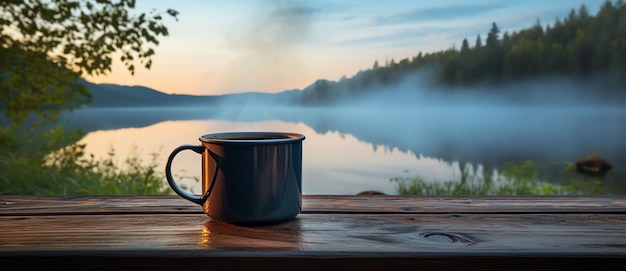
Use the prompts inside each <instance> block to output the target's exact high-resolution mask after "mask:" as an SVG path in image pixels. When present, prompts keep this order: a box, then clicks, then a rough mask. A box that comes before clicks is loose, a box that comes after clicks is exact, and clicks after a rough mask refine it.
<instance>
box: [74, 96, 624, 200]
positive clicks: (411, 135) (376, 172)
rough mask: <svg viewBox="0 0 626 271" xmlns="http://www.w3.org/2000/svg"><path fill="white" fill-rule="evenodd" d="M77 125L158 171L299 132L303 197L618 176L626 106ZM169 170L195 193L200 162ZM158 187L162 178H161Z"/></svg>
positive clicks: (112, 117)
mask: <svg viewBox="0 0 626 271" xmlns="http://www.w3.org/2000/svg"><path fill="white" fill-rule="evenodd" d="M65 121H66V123H67V125H69V126H70V127H83V129H84V130H85V131H86V132H87V135H86V136H85V137H84V138H83V139H82V140H81V142H83V143H86V144H87V151H88V152H89V153H93V154H95V155H96V157H103V156H105V155H106V153H107V152H108V151H109V150H110V148H111V147H112V148H114V149H115V151H116V154H117V157H118V158H119V160H120V161H119V162H122V161H123V159H124V157H125V156H127V155H128V154H129V152H130V150H131V149H133V147H136V150H137V151H138V153H139V155H140V157H142V158H143V160H144V161H149V160H150V157H151V154H152V153H157V154H158V155H159V156H158V157H159V158H158V159H159V160H158V161H159V163H160V165H159V167H160V168H162V167H163V165H164V164H165V161H166V159H167V157H168V155H169V153H170V152H171V150H173V149H174V148H175V147H177V146H179V145H182V144H199V141H198V137H199V136H201V135H203V134H208V133H218V132H231V131H282V132H295V133H301V134H304V135H305V136H306V139H305V140H304V142H303V193H304V194H355V193H358V192H360V191H363V190H379V191H381V192H384V193H387V194H397V191H396V184H395V183H394V182H390V181H389V180H390V178H393V177H411V176H416V175H419V176H421V177H423V178H424V179H425V180H426V181H446V180H450V179H458V177H459V176H460V169H461V168H462V167H465V166H470V167H472V168H473V169H475V170H480V168H481V167H487V168H501V167H502V166H503V165H504V162H507V161H521V160H526V159H531V160H533V161H535V162H537V163H548V162H550V161H554V162H557V163H561V162H564V161H569V162H575V161H576V160H577V159H579V158H580V157H582V156H588V155H599V156H602V157H604V158H606V159H607V160H609V161H610V162H611V163H612V164H613V167H614V169H615V171H614V173H615V174H623V173H624V172H623V171H622V170H623V169H624V165H625V163H624V160H625V157H624V155H623V153H624V151H626V140H624V138H626V128H624V124H625V123H626V109H624V108H621V107H618V106H614V107H597V106H596V107H592V106H589V107H580V106H561V107H555V106H507V107H504V106H433V107H421V108H419V109H415V108H410V107H389V108H381V107H378V108H365V107H363V108H342V109H338V108H305V109H302V108H288V107H276V108H271V107H246V108H235V107H229V108H117V109H97V108H92V109H89V108H87V109H81V110H78V111H75V112H74V113H73V114H70V115H67V116H65ZM173 171H174V172H175V173H177V175H179V176H180V177H186V178H183V179H184V180H183V183H185V184H186V185H187V186H188V187H190V189H191V190H192V191H193V192H196V193H197V192H199V191H200V190H201V185H200V183H197V182H195V181H193V177H194V176H195V177H198V178H199V177H200V156H199V155H197V154H195V153H193V152H183V153H181V154H179V156H177V159H176V160H175V162H174V167H173ZM164 181H165V180H164Z"/></svg>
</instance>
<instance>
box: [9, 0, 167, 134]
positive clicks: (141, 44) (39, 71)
mask: <svg viewBox="0 0 626 271" xmlns="http://www.w3.org/2000/svg"><path fill="white" fill-rule="evenodd" d="M134 8H135V0H118V1H115V0H93V1H89V0H3V3H2V5H1V6H0V108H1V109H3V110H4V114H5V116H6V117H9V118H11V119H12V120H13V123H17V124H19V123H23V122H24V121H25V120H26V118H27V117H28V116H29V114H30V113H31V112H35V113H37V114H39V115H41V116H42V117H44V118H45V119H47V120H53V119H54V118H53V116H54V115H55V114H57V113H58V112H60V110H62V109H69V110H72V109H73V108H76V107H78V106H80V105H82V104H84V103H87V102H88V101H89V100H90V94H89V92H88V90H87V89H86V88H85V87H84V86H83V85H82V84H81V83H80V78H81V76H82V75H102V74H107V73H109V72H110V71H111V66H112V62H113V57H115V56H118V55H119V56H120V61H121V62H122V63H124V65H125V66H126V68H127V69H128V71H129V72H130V73H131V74H134V71H135V67H136V66H137V65H141V66H143V67H145V68H146V69H150V67H151V65H152V56H154V54H155V51H154V47H155V46H156V45H158V44H159V41H158V38H159V37H165V36H167V35H168V34H169V33H168V29H167V27H166V26H165V25H164V24H163V20H164V16H171V17H174V18H176V16H177V15H178V12H177V11H175V10H172V9H168V10H166V11H164V12H157V11H155V10H153V11H150V12H147V13H132V12H131V11H132V10H133V9H134Z"/></svg>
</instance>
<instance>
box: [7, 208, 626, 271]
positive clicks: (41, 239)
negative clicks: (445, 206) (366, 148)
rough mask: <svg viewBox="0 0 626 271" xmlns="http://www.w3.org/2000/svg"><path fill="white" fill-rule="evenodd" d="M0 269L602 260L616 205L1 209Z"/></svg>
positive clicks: (624, 258) (621, 248)
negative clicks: (583, 210)
mask: <svg viewBox="0 0 626 271" xmlns="http://www.w3.org/2000/svg"><path fill="white" fill-rule="evenodd" d="M0 236H2V238H1V239H0V262H2V263H3V267H5V268H8V270H13V269H31V268H32V269H39V268H42V267H43V268H45V269H50V268H53V267H58V268H59V269H65V268H67V267H68V266H69V267H73V268H76V269H78V268H87V267H89V269H93V268H94V265H95V267H101V268H106V269H111V268H112V269H132V268H140V269H155V270H156V269H161V270H162V269H178V270H183V269H198V267H203V268H210V269H214V270H221V269H226V268H230V270H233V269H232V268H235V267H236V268H235V269H234V270H264V269H277V268H281V269H282V268H289V269H294V268H296V269H303V270H312V269H319V268H324V269H333V270H337V269H367V270H373V269H379V270H380V269H384V270H390V269H389V268H394V269H402V268H404V269H413V270H415V269H416V268H420V270H442V268H444V269H445V268H449V269H459V268H462V269H464V270H472V269H475V268H476V269H481V268H490V269H505V270H516V269H520V270H523V269H529V268H532V269H537V270H546V269H580V268H583V267H584V268H594V270H595V269H596V268H601V269H606V268H609V267H611V265H612V266H615V265H618V266H619V265H621V266H626V215H625V214H514V215H511V214H394V215H385V216H381V215H379V214H333V215H324V214H302V215H299V216H298V217H297V218H296V219H294V220H291V221H288V222H285V223H281V224H276V225H267V226H259V227H244V226H236V225H231V224H226V223H221V222H217V221H213V220H211V219H210V218H208V217H206V216H204V215H202V214H160V215H148V214H122V215H59V216H33V215H29V216H2V217H0Z"/></svg>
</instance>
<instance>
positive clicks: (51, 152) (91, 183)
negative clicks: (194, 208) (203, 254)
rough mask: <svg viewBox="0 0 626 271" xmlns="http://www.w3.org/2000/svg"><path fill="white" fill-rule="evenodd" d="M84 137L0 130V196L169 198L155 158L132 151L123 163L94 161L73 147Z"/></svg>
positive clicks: (53, 131)
mask: <svg viewBox="0 0 626 271" xmlns="http://www.w3.org/2000/svg"><path fill="white" fill-rule="evenodd" d="M82 136H83V133H82V132H81V131H80V130H76V131H65V130H64V129H63V128H62V127H60V126H59V127H56V128H52V129H50V130H44V131H38V130H36V129H35V128H31V129H28V130H27V131H18V129H17V128H16V127H2V128H0V172H1V174H0V194H22V195H25V194H30V195H145V194H169V193H170V189H169V187H167V186H166V184H165V182H164V181H163V180H164V177H163V174H162V173H161V171H160V170H157V166H158V163H157V161H158V159H159V157H158V154H152V155H151V159H150V161H142V160H141V159H140V158H139V153H138V151H137V149H136V148H134V149H133V150H132V151H131V154H130V155H129V156H128V158H126V159H125V160H124V161H123V162H122V163H117V162H116V157H115V150H114V149H111V150H110V151H109V153H108V155H107V156H106V157H103V158H98V159H96V158H95V157H94V156H93V155H85V147H86V146H85V145H84V144H78V143H76V142H77V141H78V140H79V139H80V138H81V137H82Z"/></svg>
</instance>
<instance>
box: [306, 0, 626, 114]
mask: <svg viewBox="0 0 626 271" xmlns="http://www.w3.org/2000/svg"><path fill="white" fill-rule="evenodd" d="M376 63H377V62H375V64H376ZM375 66H376V68H375V69H368V70H363V71H360V72H359V73H357V74H356V75H355V76H353V77H351V78H346V79H345V80H341V81H339V82H337V83H336V84H329V83H326V84H325V85H323V86H321V87H322V89H324V91H323V92H321V93H315V91H318V89H319V88H320V86H318V85H317V83H316V84H314V85H313V86H314V87H311V88H309V89H308V90H309V91H305V92H307V93H304V95H302V99H301V102H302V103H303V104H320V103H328V102H329V101H332V100H333V99H335V98H336V97H339V96H341V95H342V94H343V93H346V92H347V93H350V94H351V95H356V94H358V93H361V92H366V91H374V90H377V89H384V88H380V87H378V86H379V85H387V84H390V83H394V82H398V81H399V80H400V79H401V78H406V77H411V76H421V73H422V72H423V71H431V70H434V71H435V72H433V73H432V75H433V78H432V79H433V81H435V82H437V83H439V84H443V85H453V86H468V85H472V84H494V85H498V84H506V83H511V82H515V81H521V80H526V79H529V78H548V77H550V76H555V77H566V78H570V79H575V80H587V79H590V78H593V77H594V76H603V78H602V79H603V80H602V81H603V82H602V84H603V87H601V88H599V89H598V90H595V91H596V92H597V93H598V95H607V96H609V95H608V94H619V95H623V94H626V93H625V92H624V87H623V85H624V84H626V4H624V0H617V1H615V3H613V2H612V1H609V0H607V1H605V2H604V3H603V4H602V5H601V6H600V9H599V11H598V13H597V14H595V15H591V14H589V11H588V10H587V7H586V6H584V5H582V6H580V7H579V8H578V9H577V10H576V9H572V10H571V12H570V13H569V15H568V16H567V17H566V18H563V19H558V18H557V19H556V20H555V22H554V24H552V25H545V27H544V26H543V25H542V24H541V22H540V21H538V20H537V21H536V22H535V23H534V25H532V26H531V27H529V28H526V29H522V30H519V31H515V32H512V33H509V32H506V31H505V32H504V33H502V31H501V29H500V28H499V27H498V26H497V24H496V23H495V22H493V23H492V24H491V28H490V30H489V32H488V33H487V38H486V39H483V38H481V35H480V34H478V35H477V36H476V40H475V42H474V46H472V47H470V42H469V41H468V39H467V38H466V39H463V41H462V46H461V49H460V50H458V49H456V48H454V47H453V48H451V49H448V50H442V51H438V52H433V53H424V54H423V53H422V52H420V53H418V54H417V56H415V57H413V58H411V59H409V58H406V59H403V60H401V61H399V62H398V63H394V62H391V63H385V65H384V66H380V67H379V66H377V65H375ZM331 86H332V87H331ZM456 89H459V88H456ZM343 90H346V91H343ZM601 92H602V93H601Z"/></svg>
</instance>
